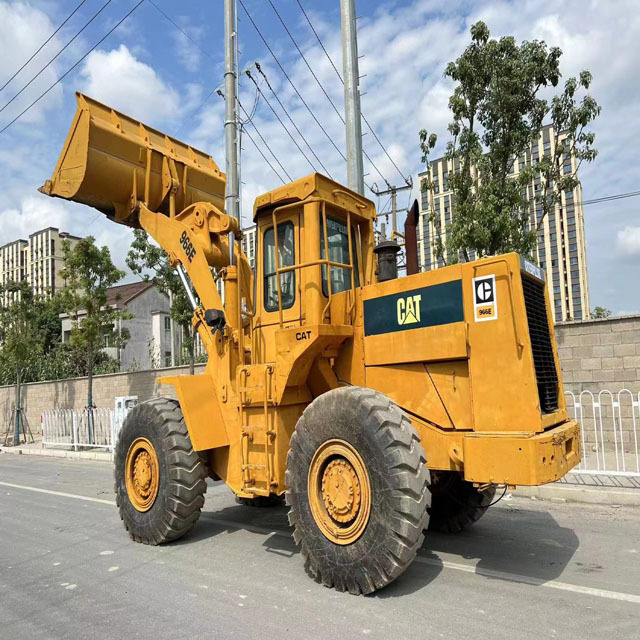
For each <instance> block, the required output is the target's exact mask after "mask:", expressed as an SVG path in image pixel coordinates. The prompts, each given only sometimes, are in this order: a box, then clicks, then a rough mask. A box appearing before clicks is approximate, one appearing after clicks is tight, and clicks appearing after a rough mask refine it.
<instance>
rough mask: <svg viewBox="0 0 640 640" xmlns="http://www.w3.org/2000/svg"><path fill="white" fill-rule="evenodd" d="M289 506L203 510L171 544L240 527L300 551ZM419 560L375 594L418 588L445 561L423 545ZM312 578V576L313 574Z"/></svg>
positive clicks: (274, 546) (286, 553) (285, 551)
mask: <svg viewBox="0 0 640 640" xmlns="http://www.w3.org/2000/svg"><path fill="white" fill-rule="evenodd" d="M287 513H288V507H286V506H279V507H271V508H268V509H260V508H255V507H245V506H241V505H233V506H229V507H224V508H222V509H220V510H218V511H205V512H203V513H202V516H201V517H200V520H199V521H198V525H197V526H196V527H195V529H194V530H193V531H192V532H191V533H190V534H189V535H187V536H185V537H184V538H181V539H179V540H176V541H175V542H173V543H171V544H172V545H176V546H179V545H182V544H193V543H194V542H199V541H206V540H209V539H211V538H215V537H216V536H218V535H222V534H229V533H233V532H235V531H238V530H244V531H248V532H250V533H252V532H253V533H256V534H257V535H260V536H261V537H264V536H265V535H266V536H267V537H266V539H265V540H264V541H263V542H262V546H263V547H264V549H265V550H266V552H267V553H273V554H276V555H278V556H281V557H283V558H287V559H290V558H293V557H295V556H299V555H300V549H299V548H298V546H297V545H296V543H295V542H294V540H293V535H292V529H291V527H290V526H289V521H288V519H287ZM420 558H421V561H420V562H413V563H412V564H411V566H410V567H409V568H408V569H407V570H406V571H405V572H404V573H403V574H402V576H401V577H400V578H399V579H398V580H395V581H394V582H393V583H392V584H390V585H389V586H388V587H385V588H384V589H382V590H381V591H378V592H376V593H375V594H373V596H374V597H381V598H390V597H400V596H403V595H405V594H409V593H413V592H415V591H419V590H420V589H422V588H424V587H425V586H427V585H428V584H429V583H430V582H432V581H433V580H435V579H436V577H437V576H438V574H439V573H440V572H441V571H442V568H443V567H442V562H441V561H440V559H439V558H438V557H437V556H436V555H435V554H431V553H429V551H428V550H426V549H425V548H424V547H423V549H422V550H421V551H420ZM310 578H311V579H312V580H313V576H311V575H310Z"/></svg>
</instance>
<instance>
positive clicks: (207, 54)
mask: <svg viewBox="0 0 640 640" xmlns="http://www.w3.org/2000/svg"><path fill="white" fill-rule="evenodd" d="M149 3H150V4H151V5H152V6H153V7H154V8H155V9H156V10H157V11H158V13H160V14H161V15H162V16H164V18H166V19H167V20H168V21H169V22H170V23H171V24H172V25H173V26H174V27H175V28H176V29H177V30H178V31H179V32H180V33H181V34H182V35H183V36H184V37H185V38H187V40H189V41H190V42H192V43H193V44H194V45H195V46H196V47H198V49H200V51H202V53H204V55H205V56H207V58H209V59H210V60H212V61H213V62H215V63H216V64H217V63H218V61H217V60H216V59H215V58H214V57H213V56H212V55H211V54H210V53H209V52H208V51H207V50H206V49H204V48H203V47H201V46H200V45H199V44H198V43H197V42H196V41H195V40H194V39H193V38H192V37H191V36H190V35H189V34H188V33H187V32H186V31H185V30H184V29H182V28H181V27H180V25H179V24H178V23H177V22H174V20H173V19H172V18H171V17H170V16H168V15H167V14H166V13H165V12H164V11H163V10H162V9H161V8H160V7H159V6H158V5H157V4H156V3H155V2H154V1H153V0H149ZM212 93H213V92H212Z"/></svg>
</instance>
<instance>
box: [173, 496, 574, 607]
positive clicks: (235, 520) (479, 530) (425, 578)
mask: <svg viewBox="0 0 640 640" xmlns="http://www.w3.org/2000/svg"><path fill="white" fill-rule="evenodd" d="M238 530H243V531H247V532H250V533H255V534H256V535H258V536H260V537H261V538H263V541H262V546H263V548H264V549H265V550H266V551H267V553H273V554H276V555H278V556H281V557H283V558H287V559H291V558H293V557H295V556H298V555H299V553H300V550H299V548H298V547H297V545H296V544H295V542H294V541H293V536H292V535H291V528H290V527H289V523H288V520H287V507H286V506H279V507H271V508H268V509H260V508H254V507H246V506H241V505H231V506H226V507H223V508H221V509H220V510H217V511H205V512H203V514H202V517H201V518H200V521H199V522H198V526H197V527H196V528H195V529H194V531H193V532H192V533H191V534H189V535H188V536H185V538H183V539H181V540H177V541H176V542H174V543H172V544H175V545H181V544H190V543H193V542H197V541H203V540H208V539H211V538H214V537H215V536H218V535H221V534H230V533H233V532H236V531H238ZM265 536H266V537H265ZM579 546H580V540H579V538H578V536H577V535H576V534H575V532H574V531H573V529H571V528H569V527H562V526H560V525H559V524H558V522H557V521H556V520H555V519H554V518H553V516H552V515H551V514H550V513H548V512H547V511H544V510H534V509H524V508H519V507H511V506H509V507H498V508H493V509H490V510H489V512H488V513H487V514H486V515H485V516H484V517H483V518H482V519H481V520H480V521H479V522H477V523H476V524H475V525H474V526H472V527H470V528H469V529H467V530H465V531H462V532H461V533H458V534H440V533H435V532H430V531H428V532H426V535H425V541H424V544H423V545H422V548H421V549H420V551H419V552H418V556H417V558H416V560H415V561H414V562H413V563H412V564H411V565H410V566H409V568H408V569H407V570H406V571H405V573H403V574H402V576H401V577H400V578H399V579H398V580H395V581H394V582H393V583H391V584H390V585H389V586H388V587H386V588H384V589H382V590H381V591H378V592H376V593H375V594H373V597H378V598H393V597H399V596H403V595H406V594H409V593H413V592H416V591H420V590H421V589H423V588H424V587H426V586H427V585H429V584H430V583H432V582H433V581H434V580H436V578H437V577H438V575H439V574H440V572H441V571H442V570H443V560H445V561H446V560H450V561H451V562H460V561H462V560H478V562H477V564H476V565H475V567H476V573H478V574H481V575H484V576H485V577H489V578H493V579H497V580H508V581H510V582H519V581H520V582H523V583H526V584H543V583H545V582H548V581H550V580H555V579H557V578H558V577H560V576H561V575H562V573H563V572H564V570H565V568H566V567H567V565H568V564H569V563H570V562H571V559H572V558H573V556H574V554H575V552H576V551H577V549H578V548H579ZM501 574H508V575H501Z"/></svg>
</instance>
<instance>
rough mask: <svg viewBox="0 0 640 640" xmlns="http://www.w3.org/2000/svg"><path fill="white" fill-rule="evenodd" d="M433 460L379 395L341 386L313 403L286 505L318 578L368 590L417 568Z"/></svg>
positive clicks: (296, 450)
mask: <svg viewBox="0 0 640 640" xmlns="http://www.w3.org/2000/svg"><path fill="white" fill-rule="evenodd" d="M425 462H426V457H425V454H424V449H423V448H422V445H421V444H420V438H419V437H418V434H417V433H416V431H415V429H414V428H413V426H412V425H411V422H410V420H409V419H408V418H407V416H406V415H405V414H404V412H403V411H402V410H401V409H400V408H399V407H398V406H397V405H395V404H394V403H393V402H391V400H389V398H387V397H386V396H384V395H382V394H381V393H378V392H376V391H373V390H371V389H363V388H361V387H343V388H340V389H334V390H332V391H329V392H328V393H325V394H323V395H322V396H319V397H318V398H316V399H315V400H314V401H313V402H312V403H311V404H310V405H309V406H308V407H307V408H306V409H305V411H304V413H303V414H302V416H301V417H300V419H299V420H298V424H297V425H296V429H295V432H294V433H293V435H292V437H291V443H290V449H289V454H288V456H287V472H286V483H287V487H288V490H287V504H288V505H289V507H290V511H289V522H290V524H291V525H292V526H293V536H294V539H295V541H296V543H297V544H298V545H299V546H300V547H301V550H302V555H303V557H304V559H305V566H306V568H307V569H308V571H309V572H310V573H311V574H312V575H313V576H314V577H315V578H316V580H317V581H319V582H322V583H323V584H324V585H325V586H327V587H334V588H335V589H337V590H338V591H349V592H350V593H353V594H360V593H363V594H368V593H372V592H373V591H376V590H377V589H381V588H382V587H384V586H386V585H387V584H389V583H390V582H392V581H393V580H395V578H397V577H398V576H399V575H400V574H401V573H402V572H403V571H404V570H405V569H406V568H407V567H408V566H409V564H411V562H412V560H413V559H414V557H415V555H416V553H417V551H418V549H419V548H420V546H421V545H422V541H423V539H424V534H423V531H424V529H425V528H426V525H427V512H426V510H427V507H428V504H429V497H430V494H429V490H428V472H427V469H426V467H425Z"/></svg>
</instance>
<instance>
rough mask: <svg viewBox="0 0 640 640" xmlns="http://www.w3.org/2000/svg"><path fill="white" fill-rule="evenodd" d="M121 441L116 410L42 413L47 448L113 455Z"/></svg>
mask: <svg viewBox="0 0 640 640" xmlns="http://www.w3.org/2000/svg"><path fill="white" fill-rule="evenodd" d="M117 437H118V434H117V430H116V427H115V420H114V412H113V410H112V409H47V410H46V411H43V412H42V444H43V446H45V447H72V448H73V449H74V451H78V450H79V449H106V450H107V451H113V447H114V446H115V442H116V439H117Z"/></svg>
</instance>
